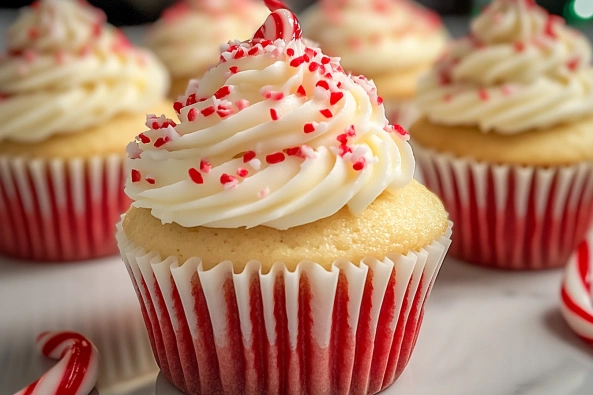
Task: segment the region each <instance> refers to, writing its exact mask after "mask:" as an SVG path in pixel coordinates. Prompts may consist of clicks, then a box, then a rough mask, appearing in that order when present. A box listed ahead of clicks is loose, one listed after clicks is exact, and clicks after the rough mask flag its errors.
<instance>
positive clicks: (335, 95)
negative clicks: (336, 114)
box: [329, 92, 344, 106]
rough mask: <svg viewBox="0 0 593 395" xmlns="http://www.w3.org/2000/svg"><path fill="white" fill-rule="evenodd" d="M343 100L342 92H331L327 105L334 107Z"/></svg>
mask: <svg viewBox="0 0 593 395" xmlns="http://www.w3.org/2000/svg"><path fill="white" fill-rule="evenodd" d="M343 98H344V94H343V93H342V92H332V93H331V96H330V98H329V104H331V105H332V106H335V105H336V104H338V102H339V101H340V100H342V99H343Z"/></svg>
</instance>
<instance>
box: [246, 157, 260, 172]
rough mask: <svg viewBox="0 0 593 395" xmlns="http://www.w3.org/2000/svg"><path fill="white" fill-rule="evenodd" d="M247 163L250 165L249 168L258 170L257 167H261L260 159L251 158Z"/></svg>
mask: <svg viewBox="0 0 593 395" xmlns="http://www.w3.org/2000/svg"><path fill="white" fill-rule="evenodd" d="M248 164H249V166H251V168H252V169H253V170H259V169H261V160H259V159H257V158H254V159H251V160H250V161H249V162H248Z"/></svg>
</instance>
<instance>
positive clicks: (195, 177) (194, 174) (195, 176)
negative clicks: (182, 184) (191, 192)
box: [187, 167, 204, 185]
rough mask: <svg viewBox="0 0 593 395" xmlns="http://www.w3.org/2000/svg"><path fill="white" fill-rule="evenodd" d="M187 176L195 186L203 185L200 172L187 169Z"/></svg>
mask: <svg viewBox="0 0 593 395" xmlns="http://www.w3.org/2000/svg"><path fill="white" fill-rule="evenodd" d="M187 174H189V178H190V179H191V180H192V181H193V182H194V183H196V184H198V185H200V184H203V183H204V177H202V175H201V174H200V172H199V171H198V169H195V168H193V167H192V168H191V169H189V171H188V172H187Z"/></svg>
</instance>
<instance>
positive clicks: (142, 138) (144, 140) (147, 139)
mask: <svg viewBox="0 0 593 395" xmlns="http://www.w3.org/2000/svg"><path fill="white" fill-rule="evenodd" d="M138 138H139V139H140V141H141V142H142V144H148V143H150V137H148V136H147V135H145V134H144V133H140V134H139V135H138Z"/></svg>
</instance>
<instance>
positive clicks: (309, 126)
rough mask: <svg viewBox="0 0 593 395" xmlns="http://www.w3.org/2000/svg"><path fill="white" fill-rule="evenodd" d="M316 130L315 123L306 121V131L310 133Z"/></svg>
mask: <svg viewBox="0 0 593 395" xmlns="http://www.w3.org/2000/svg"><path fill="white" fill-rule="evenodd" d="M314 131H315V125H314V124H312V123H306V124H305V128H304V132H305V133H307V134H309V133H313V132H314Z"/></svg>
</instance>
